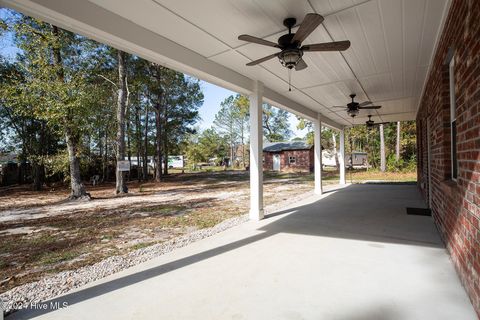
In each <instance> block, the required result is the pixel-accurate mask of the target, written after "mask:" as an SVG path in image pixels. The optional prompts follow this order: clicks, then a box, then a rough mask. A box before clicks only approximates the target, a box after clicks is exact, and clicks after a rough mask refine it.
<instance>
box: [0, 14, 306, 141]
mask: <svg viewBox="0 0 480 320" xmlns="http://www.w3.org/2000/svg"><path fill="white" fill-rule="evenodd" d="M5 14H6V10H5V9H0V18H5ZM17 52H18V49H17V48H16V47H15V45H14V44H13V41H12V37H11V35H9V34H5V35H3V36H2V37H1V38H0V55H2V56H4V57H6V58H7V59H13V58H14V57H15V55H16V53H17ZM201 87H202V90H203V95H204V103H203V105H202V106H201V107H200V109H199V114H200V118H201V120H200V121H199V122H198V123H197V125H198V126H199V127H200V128H201V129H202V130H204V129H208V128H210V127H211V126H212V125H213V121H214V119H215V114H216V113H217V112H218V111H219V110H220V103H221V102H222V101H223V100H225V99H226V98H227V97H229V96H231V95H236V94H237V93H236V92H233V91H230V90H227V89H224V88H222V87H219V86H216V85H214V84H211V83H209V82H206V81H201ZM289 122H290V129H291V130H292V132H293V136H292V137H291V138H294V137H300V138H303V137H304V136H305V135H306V133H307V131H306V130H298V129H297V124H298V120H297V118H296V116H295V115H293V114H290V119H289Z"/></svg>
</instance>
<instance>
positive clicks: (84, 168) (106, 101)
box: [0, 12, 203, 199]
mask: <svg viewBox="0 0 480 320" xmlns="http://www.w3.org/2000/svg"><path fill="white" fill-rule="evenodd" d="M0 26H1V27H2V28H3V32H4V33H9V34H11V35H12V37H13V42H14V44H15V46H16V47H17V48H18V49H19V53H18V54H17V55H16V57H15V59H6V58H4V57H1V58H0V130H1V133H2V137H1V141H2V148H3V149H4V151H12V150H19V160H20V161H22V162H28V163H29V164H30V166H31V167H32V179H33V185H34V189H35V190H39V189H40V188H41V187H42V185H43V184H44V182H45V180H46V179H49V178H51V179H55V178H65V179H67V180H69V182H70V187H71V196H70V197H71V198H72V199H77V198H83V197H88V196H89V195H88V193H87V192H86V189H85V186H84V184H83V183H82V176H84V177H85V176H90V175H92V174H97V175H100V176H101V177H102V179H103V180H109V179H110V178H111V176H112V172H113V171H115V172H116V179H115V180H116V181H117V186H116V192H117V193H124V192H127V190H128V189H127V187H126V177H125V172H123V171H120V170H118V169H117V170H115V162H116V161H120V160H124V159H128V160H131V159H132V158H133V157H135V158H136V161H137V163H138V164H139V166H138V168H137V170H136V171H135V172H133V171H132V172H131V175H132V174H134V175H135V176H136V177H135V178H138V179H140V180H142V179H147V178H148V175H149V172H148V162H149V161H150V159H151V156H150V155H154V158H155V159H156V160H157V163H158V165H156V166H155V172H154V173H153V176H154V178H155V179H156V180H157V181H161V180H162V177H163V176H164V175H165V174H167V173H168V165H167V164H165V165H164V166H162V165H160V163H159V162H160V161H165V162H167V161H168V155H169V154H176V153H178V152H179V149H180V147H181V144H182V141H184V139H185V137H186V136H187V135H188V134H190V133H192V132H193V129H192V125H193V124H194V123H195V122H196V121H197V120H198V119H199V115H198V108H199V107H200V106H201V105H202V103H203V93H202V90H201V87H200V83H199V81H198V80H197V79H194V78H191V77H188V76H186V75H184V74H182V73H179V72H176V71H173V70H170V69H168V68H165V67H163V66H161V65H158V64H155V63H152V62H149V61H146V60H144V59H141V58H139V57H137V56H134V55H131V54H128V53H125V52H122V51H119V50H116V49H113V48H111V47H108V46H106V45H103V44H99V43H97V42H95V41H92V40H90V39H87V38H85V37H82V36H79V35H76V34H73V33H71V32H68V31H65V30H62V29H60V28H58V27H56V26H54V25H51V24H48V23H44V22H41V21H38V20H36V19H33V18H30V17H27V16H24V15H21V14H17V13H14V12H10V13H9V15H8V21H2V23H1V24H0ZM115 160H116V161H115ZM112 167H113V170H112Z"/></svg>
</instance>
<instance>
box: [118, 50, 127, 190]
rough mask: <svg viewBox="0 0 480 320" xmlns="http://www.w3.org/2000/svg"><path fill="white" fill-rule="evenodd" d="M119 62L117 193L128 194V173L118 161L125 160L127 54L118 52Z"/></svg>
mask: <svg viewBox="0 0 480 320" xmlns="http://www.w3.org/2000/svg"><path fill="white" fill-rule="evenodd" d="M117 60H118V98H117V168H116V170H115V171H116V187H115V193H116V194H119V193H127V192H128V187H127V172H126V171H120V170H119V167H118V161H123V160H125V110H126V104H127V80H126V79H127V70H126V67H127V66H126V63H127V62H126V53H125V52H123V51H120V50H119V51H118V52H117Z"/></svg>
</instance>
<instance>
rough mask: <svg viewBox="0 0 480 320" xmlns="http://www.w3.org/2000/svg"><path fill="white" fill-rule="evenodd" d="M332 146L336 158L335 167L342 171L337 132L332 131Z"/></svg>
mask: <svg viewBox="0 0 480 320" xmlns="http://www.w3.org/2000/svg"><path fill="white" fill-rule="evenodd" d="M332 144H333V155H334V156H335V167H336V168H337V170H340V162H338V153H337V137H336V136H335V132H333V130H332Z"/></svg>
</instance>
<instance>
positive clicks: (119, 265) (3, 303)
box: [0, 192, 312, 313]
mask: <svg viewBox="0 0 480 320" xmlns="http://www.w3.org/2000/svg"><path fill="white" fill-rule="evenodd" d="M311 194H312V193H311V192H308V193H306V194H303V195H301V196H297V197H293V198H291V199H289V200H286V201H282V202H280V203H276V204H274V205H270V206H268V207H266V208H265V213H269V212H274V211H276V210H278V209H279V208H282V207H285V206H287V205H289V204H292V203H294V202H296V201H299V200H300V199H304V198H306V197H308V196H310V195H311ZM246 221H248V214H244V215H241V216H238V217H234V218H231V219H228V220H225V221H223V222H221V223H219V224H217V225H216V226H214V227H212V228H207V229H201V230H196V231H193V232H191V233H188V234H186V235H183V236H180V237H177V238H175V239H172V240H169V241H166V242H163V243H160V244H155V245H152V246H149V247H146V248H141V249H138V250H135V251H132V252H130V253H127V254H125V255H121V256H112V257H109V258H107V259H105V260H102V261H100V262H98V263H95V264H93V265H90V266H85V267H82V268H79V269H77V270H69V271H64V272H60V273H57V274H55V275H52V276H47V277H45V278H43V279H41V280H39V281H36V282H31V283H27V284H24V285H21V286H18V287H15V288H13V289H11V290H9V291H6V292H4V293H2V294H0V307H1V309H3V310H4V312H5V313H9V312H11V311H13V310H15V309H19V306H28V305H29V304H31V303H38V302H41V301H46V300H49V299H52V298H54V297H56V296H59V295H62V294H65V293H67V292H68V291H70V290H72V289H75V288H78V287H81V286H84V285H86V284H87V283H90V282H92V281H95V280H98V279H101V278H104V277H106V276H108V275H111V274H113V273H116V272H119V271H121V270H124V269H127V268H129V267H132V266H134V265H137V264H140V263H142V262H145V261H147V260H150V259H153V258H155V257H158V256H160V255H163V254H165V253H167V252H171V251H173V250H175V249H177V248H181V247H184V246H186V245H188V244H190V243H192V242H195V241H198V240H201V239H204V238H207V237H210V236H212V235H214V234H216V233H219V232H221V231H224V230H226V229H229V228H231V227H233V226H236V225H239V224H241V223H244V222H246Z"/></svg>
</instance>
